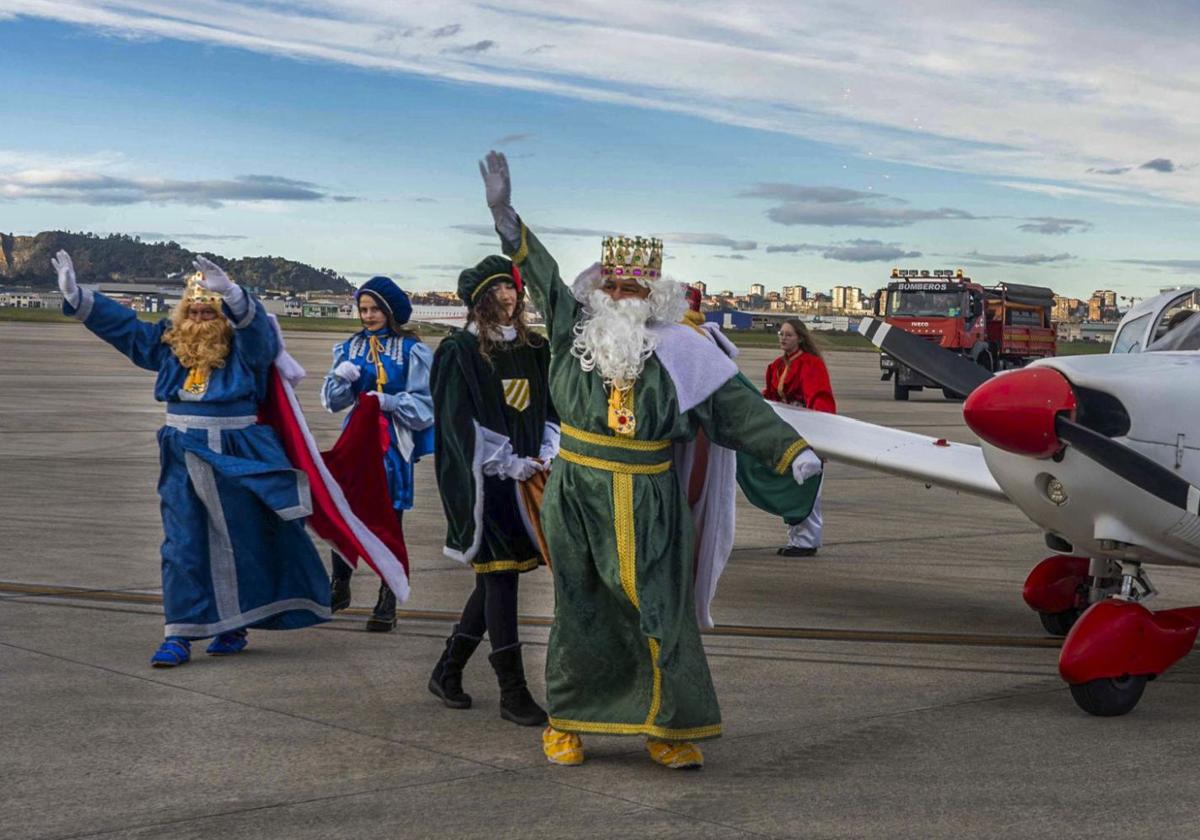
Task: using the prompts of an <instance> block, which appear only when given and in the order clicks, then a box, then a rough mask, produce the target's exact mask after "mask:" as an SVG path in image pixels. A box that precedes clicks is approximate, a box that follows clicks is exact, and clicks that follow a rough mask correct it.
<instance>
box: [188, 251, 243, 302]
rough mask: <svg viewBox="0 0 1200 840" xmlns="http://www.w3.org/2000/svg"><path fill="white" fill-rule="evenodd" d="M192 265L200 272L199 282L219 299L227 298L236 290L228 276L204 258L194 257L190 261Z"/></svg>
mask: <svg viewBox="0 0 1200 840" xmlns="http://www.w3.org/2000/svg"><path fill="white" fill-rule="evenodd" d="M192 265H194V266H195V267H196V270H197V271H199V272H200V275H201V276H200V282H201V283H203V284H204V288H206V289H208V290H209V291H210V292H216V293H217V294H219V295H220V296H221V297H227V296H228V295H229V293H230V292H232V291H233V290H234V289H235V288H236V286H235V284H234V282H233V281H232V280H230V279H229V275H228V274H226V273H225V272H224V271H223V270H222V269H221V266H219V265H217V264H216V263H215V262H213V261H212V260H210V259H207V258H206V257H196V259H195V260H193V261H192Z"/></svg>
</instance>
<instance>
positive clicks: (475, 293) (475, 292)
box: [471, 235, 525, 301]
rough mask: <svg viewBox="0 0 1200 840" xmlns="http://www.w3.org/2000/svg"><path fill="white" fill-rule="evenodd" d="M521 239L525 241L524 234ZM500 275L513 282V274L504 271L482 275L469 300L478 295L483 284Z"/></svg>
mask: <svg viewBox="0 0 1200 840" xmlns="http://www.w3.org/2000/svg"><path fill="white" fill-rule="evenodd" d="M521 241H522V243H523V242H524V241H525V237H524V235H522V237H521ZM501 277H503V278H504V279H505V280H507V281H508V282H509V283H512V282H513V276H512V275H511V274H509V273H508V272H506V271H501V272H500V273H499V274H493V275H491V276H489V277H484V278H483V279H482V280H480V281H479V285H477V286H476V287H475V288H474V289H473V290H472V291H471V300H472V301H474V300H475V298H477V297H479V293H480V292H482V291H483V288H484V286H486V285H487V284H488V283H491V282H492V281H493V280H496V279H498V278H501Z"/></svg>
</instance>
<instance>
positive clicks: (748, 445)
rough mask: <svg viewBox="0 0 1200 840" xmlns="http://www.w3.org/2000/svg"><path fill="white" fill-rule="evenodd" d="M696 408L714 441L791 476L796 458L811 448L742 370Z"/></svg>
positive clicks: (777, 472) (778, 473) (710, 437)
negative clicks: (791, 469) (768, 403)
mask: <svg viewBox="0 0 1200 840" xmlns="http://www.w3.org/2000/svg"><path fill="white" fill-rule="evenodd" d="M695 411H696V415H697V418H698V419H699V421H700V424H701V426H703V428H704V431H705V433H706V434H707V435H708V437H709V439H710V440H712V441H713V443H716V444H717V445H718V446H724V447H725V448H726V449H735V450H737V451H738V452H744V453H746V454H747V455H749V456H751V457H752V458H754V459H755V460H756V461H758V462H759V463H760V464H762V465H763V466H764V467H767V468H768V469H770V470H771V471H772V472H774V473H775V474H777V475H789V470H790V468H791V465H792V461H793V460H795V458H796V456H797V455H799V454H800V453H801V452H803V451H804V450H805V449H808V448H809V447H808V442H807V441H805V440H804V438H802V437H800V436H799V435H798V434H796V430H795V429H793V428H792V427H791V426H789V425H788V424H787V423H786V422H784V421H783V420H782V419H781V418H780V417H779V415H777V414H776V413H775V411H774V410H773V409H772V408H771V407H770V406H769V405H767V401H766V400H764V399H763V397H762V394H760V393H759V392H758V389H756V388H755V387H754V386H753V385H752V384H751V383H750V380H748V379H747V378H746V377H745V376H743V375H742V374H740V373H739V374H738V375H736V376H734V377H732V378H730V380H729V381H728V382H726V383H725V384H724V385H722V386H721V387H720V388H718V389H717V390H716V391H715V392H714V393H713V395H712V396H711V397H709V398H708V399H707V400H705V401H704V402H703V403H701V404H700V405H699V406H697V407H696V409H695Z"/></svg>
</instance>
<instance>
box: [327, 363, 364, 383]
mask: <svg viewBox="0 0 1200 840" xmlns="http://www.w3.org/2000/svg"><path fill="white" fill-rule="evenodd" d="M333 375H334V376H336V377H338V378H339V379H344V380H345V381H347V382H357V381H358V377H360V376H362V371H360V370H359V369H358V365H356V364H354V362H339V363H338V365H337V367H335V368H334V369H333Z"/></svg>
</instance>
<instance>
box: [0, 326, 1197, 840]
mask: <svg viewBox="0 0 1200 840" xmlns="http://www.w3.org/2000/svg"><path fill="white" fill-rule="evenodd" d="M333 338H334V336H321V335H314V334H300V335H296V336H293V337H291V338H290V346H291V349H292V351H293V352H294V353H295V355H296V356H297V357H298V358H299V359H300V360H301V361H302V363H304V364H305V365H306V366H307V367H308V368H309V370H310V371H312V373H313V376H312V378H311V379H310V381H309V382H308V383H307V384H306V385H305V386H302V389H301V393H302V396H303V400H304V403H305V407H306V409H307V411H308V417H309V421H310V423H311V425H312V426H313V428H314V431H315V432H316V434H317V435H318V437H319V438H320V439H321V441H322V442H323V443H329V442H332V440H333V438H334V436H335V434H336V429H337V424H338V418H334V417H331V416H330V415H328V414H326V413H324V412H323V411H322V410H321V409H320V406H319V404H318V401H317V398H316V393H317V386H318V382H319V378H320V375H321V374H323V373H324V370H325V367H326V363H327V360H328V358H329V354H328V349H329V345H330V343H331V341H332V340H333ZM769 358H770V354H769V353H767V352H766V351H748V352H747V353H746V354H745V355H744V358H743V367H744V369H745V370H746V371H747V373H749V374H750V375H751V376H752V377H753V378H755V379H756V380H761V375H762V370H763V368H764V367H765V365H766V362H767V361H768V360H769ZM829 361H830V367H831V370H832V375H833V381H834V387H835V390H836V392H837V396H838V401H839V404H840V406H841V408H842V410H843V411H844V412H845V413H848V414H850V415H853V416H855V417H858V418H860V419H865V420H870V421H874V422H880V423H886V424H890V425H896V426H901V427H903V428H907V429H912V430H916V431H921V432H924V433H928V434H933V435H938V436H946V437H950V438H953V439H959V440H969V439H970V436H969V433H968V432H967V431H966V430H965V429H964V428H963V427H962V424H961V422H960V420H959V411H958V407H957V406H956V405H954V404H950V403H946V402H944V401H943V400H942V399H941V398H940V396H937V397H934V396H932V395H929V396H924V395H921V396H917V395H914V397H913V400H912V401H911V402H909V403H907V404H904V403H894V402H892V401H891V400H890V388H889V387H888V386H887V385H886V384H885V383H880V382H879V381H878V380H877V371H876V368H875V366H874V365H875V357H874V356H873V355H872V354H866V353H835V354H831V356H830V360H829ZM152 383H153V380H152V377H151V376H150V375H149V374H147V373H145V372H142V371H138V370H136V369H134V368H133V367H132V366H131V365H129V364H128V363H126V362H125V361H124V360H122V359H121V358H120V357H118V356H117V354H116V353H115V352H114V351H112V350H111V349H109V348H107V347H105V346H103V345H101V344H100V342H98V341H96V340H95V339H94V338H92V337H91V336H90V335H89V334H87V333H86V332H85V331H84V330H83V329H81V328H78V327H75V326H70V325H68V326H59V325H33V324H28V325H27V324H0V511H2V513H0V837H3V838H6V840H16V838H65V837H129V838H151V837H154V838H157V837H170V838H175V839H176V840H179V839H180V838H208V837H217V836H221V837H228V838H242V837H247V838H249V837H286V838H324V837H343V836H345V837H348V836H395V837H446V838H463V837H488V838H500V837H543V836H544V837H556V838H563V837H571V836H587V837H641V836H654V837H688V838H700V837H755V836H795V837H821V838H824V837H846V838H857V837H913V838H924V837H953V838H964V837H981V838H982V837H988V838H991V837H999V836H1012V837H1054V838H1061V837H1077V836H1086V835H1091V834H1103V835H1104V836H1108V837H1161V836H1164V835H1168V834H1174V835H1177V836H1196V835H1197V832H1198V831H1200V829H1198V828H1197V826H1198V825H1200V806H1198V805H1197V804H1196V803H1197V802H1200V780H1198V779H1197V776H1196V773H1195V772H1194V767H1195V757H1196V755H1197V753H1198V752H1200V707H1198V706H1197V703H1196V700H1197V698H1198V697H1200V667H1198V666H1197V665H1196V664H1194V663H1193V662H1190V661H1185V662H1184V663H1182V664H1181V665H1180V666H1179V667H1177V668H1175V669H1174V670H1173V671H1172V672H1170V673H1169V674H1168V675H1167V676H1165V677H1164V678H1163V679H1161V680H1159V681H1158V682H1156V683H1155V684H1153V685H1152V686H1151V687H1150V688H1149V689H1148V691H1147V696H1146V698H1145V699H1144V700H1143V702H1142V704H1141V706H1140V707H1139V708H1138V709H1137V710H1136V711H1135V712H1134V713H1133V714H1131V715H1129V716H1127V717H1125V718H1121V719H1113V720H1099V719H1095V718H1090V717H1087V716H1086V715H1084V714H1083V713H1081V712H1079V711H1078V710H1077V709H1076V707H1075V706H1074V704H1073V703H1072V702H1071V699H1070V697H1069V695H1068V693H1067V692H1066V690H1065V688H1064V687H1063V686H1062V684H1061V683H1060V682H1059V680H1058V677H1057V675H1056V668H1055V662H1056V655H1057V653H1056V650H1055V649H1054V647H1053V646H1052V644H1047V641H1048V640H1046V638H1045V637H1044V636H1042V634H1041V632H1040V627H1039V625H1038V622H1037V619H1036V617H1035V616H1034V615H1033V614H1032V613H1030V612H1029V611H1028V610H1027V609H1026V608H1025V607H1024V606H1023V605H1022V603H1021V600H1020V585H1021V581H1022V580H1023V578H1024V575H1025V573H1026V572H1027V571H1028V568H1029V567H1030V565H1031V564H1032V563H1033V562H1035V561H1036V560H1038V559H1040V558H1041V557H1043V556H1045V555H1046V554H1048V553H1049V552H1047V550H1046V549H1045V548H1044V547H1043V545H1042V542H1041V539H1040V537H1039V535H1038V534H1037V533H1036V532H1035V531H1034V530H1033V529H1032V528H1031V527H1029V526H1028V525H1027V524H1026V522H1025V520H1024V519H1023V518H1022V517H1021V516H1020V515H1019V514H1018V513H1017V512H1016V511H1015V510H1014V509H1009V508H1007V507H1005V506H1002V505H995V504H992V503H988V502H985V501H982V500H976V499H972V498H968V497H963V496H958V495H955V494H951V493H947V492H944V491H940V490H925V489H924V488H922V487H921V486H919V485H916V484H912V483H908V482H904V481H901V480H899V479H893V478H886V477H880V476H876V475H872V474H869V473H866V472H863V471H858V470H851V469H846V468H841V467H838V466H836V465H835V466H833V467H832V468H831V469H830V471H829V478H828V484H827V487H826V495H825V513H826V540H827V542H826V545H825V547H824V548H823V549H822V551H821V554H820V556H819V557H817V558H814V559H810V560H789V559H784V558H779V557H776V556H775V554H774V550H775V548H776V547H777V546H778V545H779V543H780V540H781V538H782V535H783V527H782V525H781V524H780V523H778V522H775V521H773V520H772V519H771V518H770V517H767V516H765V515H763V514H761V513H759V512H757V511H754V510H752V509H747V508H745V507H743V508H742V509H740V510H739V512H738V513H739V523H738V536H737V544H736V550H735V553H734V557H733V559H732V561H731V565H730V568H729V570H728V571H727V573H726V576H725V578H724V579H723V582H722V587H721V592H720V594H719V596H718V600H717V603H716V605H715V609H714V613H715V616H716V618H717V621H718V622H719V623H720V624H722V625H749V626H752V627H757V628H774V629H760V630H753V629H752V630H750V631H748V632H745V633H742V634H736V635H734V634H724V635H712V636H709V637H707V647H708V650H709V654H710V662H711V666H712V670H713V675H714V679H715V680H716V684H717V690H718V693H719V695H720V697H721V701H722V709H723V714H724V718H725V723H726V737H724V738H722V739H720V740H718V741H715V742H712V743H710V744H708V745H706V747H705V751H706V756H707V759H708V763H707V766H706V767H705V768H704V769H703V770H702V771H700V772H698V773H686V774H681V773H671V772H669V771H666V770H663V769H661V768H659V767H656V766H654V765H652V764H651V763H650V761H649V760H648V759H647V758H646V756H645V754H644V752H643V750H642V747H641V745H640V743H638V742H637V741H634V740H623V739H617V738H599V737H592V738H587V739H586V746H587V747H588V751H589V753H588V754H589V758H588V761H587V763H586V764H585V765H584V766H582V767H579V768H557V767H551V766H549V765H547V764H545V762H544V760H543V759H542V758H541V754H540V749H539V740H538V732H537V730H536V729H532V730H531V729H522V728H519V727H516V726H513V725H511V724H508V723H505V722H503V721H501V720H500V719H499V717H498V716H497V714H496V703H497V689H496V687H495V683H494V680H493V678H492V676H491V674H490V672H489V670H488V668H487V664H486V662H485V660H484V659H483V657H482V656H480V657H478V658H477V660H476V661H473V662H472V664H471V666H470V668H469V669H468V671H467V683H468V688H469V689H470V690H471V691H472V693H473V694H474V695H475V698H476V707H475V708H474V709H472V710H470V711H466V712H452V711H449V710H446V709H443V708H442V707H441V706H440V705H438V704H437V703H436V701H434V700H433V698H431V697H430V696H429V694H428V693H427V691H426V689H425V682H426V680H427V677H428V671H429V669H430V667H431V666H432V664H433V662H434V660H435V659H436V657H437V655H438V652H439V650H440V648H441V640H442V638H443V637H444V633H445V632H446V630H447V629H448V624H447V622H446V621H445V620H443V619H441V618H439V617H437V616H432V617H431V616H429V613H430V612H437V611H451V610H455V609H457V608H459V607H460V606H461V604H462V601H463V600H464V598H465V597H466V594H467V592H468V590H469V588H470V586H471V579H470V575H469V574H468V573H467V572H466V571H464V570H463V569H461V568H459V567H457V566H456V565H455V564H454V563H453V562H452V561H448V560H445V559H444V558H442V557H441V556H440V552H439V548H440V544H441V538H442V535H443V532H442V528H443V524H442V520H441V517H440V512H439V508H438V502H437V498H436V492H435V489H434V486H433V477H432V472H431V469H430V466H429V465H428V464H426V465H423V466H421V467H419V468H418V482H419V485H420V486H419V488H418V494H417V496H418V502H417V507H416V510H415V511H414V512H413V513H412V514H411V515H410V516H409V517H408V518H407V519H406V526H407V528H406V530H407V533H408V537H409V544H410V552H411V554H412V556H413V563H414V576H413V577H414V596H413V598H412V600H411V601H410V602H409V603H408V604H407V605H406V607H407V608H408V609H410V610H412V611H413V612H412V613H410V615H411V616H412V617H411V618H410V619H408V620H406V621H404V622H402V624H401V626H400V627H399V628H398V630H397V631H396V632H395V633H392V634H390V635H382V636H380V635H374V634H372V635H368V634H366V633H363V632H361V630H362V620H363V619H362V615H361V614H358V615H351V616H349V617H346V618H341V619H339V620H337V621H335V622H333V623H331V624H328V625H325V626H323V627H321V628H318V629H313V630H308V631H302V632H298V633H286V634H270V633H255V634H252V636H251V647H250V648H249V649H248V651H247V652H246V653H244V654H242V655H239V656H238V657H235V658H232V659H224V660H216V659H210V658H208V657H205V656H204V655H203V653H202V652H200V655H199V656H198V657H197V658H196V659H195V660H194V661H193V662H192V663H191V664H189V665H188V666H187V667H185V668H181V669H178V670H175V671H166V672H163V671H155V670H152V669H150V668H149V667H148V665H147V660H148V658H149V655H150V653H151V652H152V650H153V649H154V647H155V645H156V644H157V641H158V638H159V637H160V635H161V612H160V610H159V609H158V607H157V605H156V604H155V602H154V595H155V594H156V593H157V591H158V590H157V587H158V560H157V552H158V543H159V540H160V524H159V520H158V510H157V502H156V498H155V495H154V482H155V478H156V459H157V455H156V450H155V448H154V432H155V430H156V429H157V427H158V425H159V423H160V420H161V416H162V409H161V407H160V406H158V405H157V404H155V403H154V402H153V401H152V399H151V397H150V391H151V388H152ZM1155 581H1156V583H1157V584H1158V585H1159V587H1160V588H1161V589H1162V590H1163V592H1164V594H1163V597H1162V599H1161V601H1162V604H1163V605H1164V606H1170V605H1178V604H1181V603H1188V602H1190V603H1197V602H1200V572H1198V571H1197V570H1188V569H1182V570H1181V569H1163V570H1157V571H1156V573H1155ZM355 586H356V589H355V604H356V606H358V607H369V606H370V605H371V603H373V601H374V592H375V582H374V580H373V579H372V578H371V577H369V575H358V576H356V579H355ZM51 587H80V588H84V589H88V590H104V591H103V592H100V593H89V592H74V593H73V594H72V596H71V597H49V596H47V595H45V594H37V593H45V592H50V591H52V590H51ZM522 590H523V591H522V595H521V609H522V613H523V614H524V615H526V616H528V617H530V618H531V619H536V618H538V617H541V618H545V617H546V616H548V615H549V614H550V611H551V598H552V592H551V588H550V585H549V580H548V578H547V576H546V575H543V574H541V573H534V574H530V575H526V576H525V577H524V578H523V581H522ZM61 592H62V590H60V595H61ZM31 593H33V594H31ZM820 629H824V630H829V631H834V632H832V633H828V634H821V633H817V632H808V631H810V630H820ZM858 630H868V631H880V633H879V634H878V635H875V636H872V638H875V639H883V638H889V635H888V634H893V633H899V632H902V631H904V632H910V633H917V634H927V635H924V636H920V635H918V636H915V637H909V638H911V639H913V640H914V641H910V642H908V643H898V642H894V641H862V640H848V639H849V638H850V637H851V636H852V635H853V634H852V633H850V632H848V631H858ZM522 632H523V636H524V638H525V640H526V643H527V647H526V651H527V662H528V666H529V672H530V676H531V683H532V685H533V689H534V692H535V694H540V693H541V688H542V680H541V677H540V669H541V666H542V664H543V661H544V649H545V648H544V645H545V639H546V630H545V628H544V626H539V625H537V623H536V622H534V623H531V624H530V625H529V626H526V627H525V628H523V631H522ZM939 634H941V635H939ZM964 634H971V635H972V636H976V637H994V636H1007V637H1010V639H1009V641H1008V642H1007V643H1003V644H997V643H996V642H998V641H1003V640H996V639H994V638H992V639H990V641H991V642H992V644H989V645H971V644H966V642H969V641H971V637H969V636H966V635H964ZM946 636H958V637H959V638H958V639H957V643H951V644H946V643H936V644H935V643H934V642H946V641H954V640H953V639H947V638H946ZM982 640H983V641H988V639H982Z"/></svg>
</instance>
